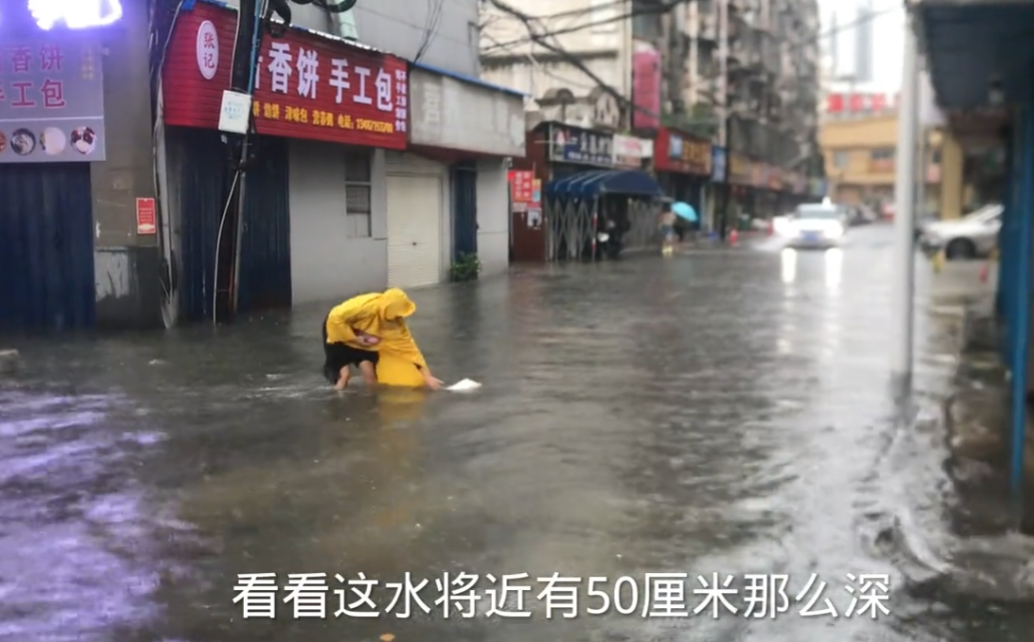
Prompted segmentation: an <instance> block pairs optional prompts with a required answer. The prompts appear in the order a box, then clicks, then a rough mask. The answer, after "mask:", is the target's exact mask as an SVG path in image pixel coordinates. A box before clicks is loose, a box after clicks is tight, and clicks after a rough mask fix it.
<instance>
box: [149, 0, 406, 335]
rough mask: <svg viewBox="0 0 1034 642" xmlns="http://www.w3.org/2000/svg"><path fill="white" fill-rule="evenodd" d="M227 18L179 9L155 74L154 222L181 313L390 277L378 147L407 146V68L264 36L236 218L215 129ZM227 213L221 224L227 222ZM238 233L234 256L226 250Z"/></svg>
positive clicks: (263, 303)
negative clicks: (159, 214) (159, 176)
mask: <svg viewBox="0 0 1034 642" xmlns="http://www.w3.org/2000/svg"><path fill="white" fill-rule="evenodd" d="M236 22H237V12H236V11H234V10H232V9H228V8H225V7H222V6H216V5H213V4H208V3H204V2H198V3H197V4H196V5H195V6H194V7H193V9H191V10H190V11H183V12H181V13H180V16H179V19H178V21H177V24H176V25H175V26H174V27H173V30H172V38H171V41H170V43H171V44H170V47H169V51H168V53H167V56H166V62H165V66H164V69H163V76H162V79H163V89H164V92H163V98H164V108H163V111H162V113H161V117H162V122H163V124H164V131H163V136H162V138H163V145H162V148H163V151H164V160H165V171H164V173H163V174H164V176H163V189H162V190H161V192H162V195H163V202H162V206H163V207H162V210H163V212H164V213H165V216H164V221H163V224H164V225H165V226H166V227H167V228H168V229H169V231H170V233H169V239H170V243H169V246H168V247H167V248H165V249H166V252H167V259H168V260H169V261H170V263H172V264H173V265H174V266H175V271H176V274H177V275H178V277H179V278H178V281H177V283H176V284H175V287H174V293H173V294H174V296H173V297H172V304H171V306H170V307H171V308H172V311H173V312H178V313H180V315H181V317H182V318H183V319H184V320H199V319H206V318H212V316H213V314H214V313H217V314H219V315H220V316H223V315H224V314H225V313H224V312H223V308H224V307H225V308H230V309H233V308H235V309H236V310H237V311H239V312H248V311H254V310H258V309H262V308H268V307H283V306H290V305H292V304H298V303H302V302H307V301H316V300H326V299H333V298H340V297H344V296H347V295H349V294H354V293H357V292H361V291H368V290H373V289H377V288H381V287H383V286H384V284H385V283H386V281H387V278H388V261H387V257H388V252H387V246H388V226H389V221H388V220H387V216H386V213H387V203H386V202H387V182H386V174H387V172H386V164H387V162H386V156H385V153H386V150H396V151H398V150H403V149H405V147H406V129H407V126H408V118H407V102H406V101H407V96H408V70H407V65H406V62H405V61H404V60H402V59H400V58H397V57H395V56H391V55H389V54H385V53H382V52H379V51H376V50H372V49H368V48H364V47H361V46H358V45H355V44H351V43H346V42H344V41H342V40H340V39H337V38H333V37H329V36H325V35H321V34H318V33H315V32H310V31H307V30H302V29H297V28H290V29H288V30H287V31H286V32H285V34H284V35H283V36H282V37H279V38H274V37H272V36H271V35H270V34H268V33H263V34H262V37H261V39H260V44H259V55H258V58H257V60H258V64H257V67H256V69H255V81H254V92H253V99H254V101H253V115H254V122H255V130H256V132H257V140H256V144H255V147H254V158H253V159H251V160H249V161H248V164H247V171H246V172H245V173H244V175H243V181H244V196H243V198H244V207H243V210H242V218H241V220H240V221H233V217H232V215H230V216H228V211H229V209H230V208H229V207H228V204H227V203H226V202H225V199H226V196H225V195H226V194H227V193H228V188H229V185H230V183H232V182H233V181H234V180H235V177H236V176H237V174H236V172H235V169H234V163H233V162H232V159H231V158H230V157H229V156H228V153H227V151H226V145H225V144H224V141H223V135H222V134H221V133H220V132H219V131H218V125H219V115H220V104H221V99H222V94H223V91H224V90H226V89H227V88H228V87H229V86H230V75H231V69H230V63H231V60H232V55H233V49H232V48H233V39H234V33H235V29H236ZM228 221H230V222H229V223H228ZM234 235H236V237H237V239H238V242H237V243H236V248H237V249H236V256H233V255H232V254H230V253H229V252H228V251H227V249H226V248H227V246H230V247H233V246H234V243H232V241H229V239H232V238H233V237H234Z"/></svg>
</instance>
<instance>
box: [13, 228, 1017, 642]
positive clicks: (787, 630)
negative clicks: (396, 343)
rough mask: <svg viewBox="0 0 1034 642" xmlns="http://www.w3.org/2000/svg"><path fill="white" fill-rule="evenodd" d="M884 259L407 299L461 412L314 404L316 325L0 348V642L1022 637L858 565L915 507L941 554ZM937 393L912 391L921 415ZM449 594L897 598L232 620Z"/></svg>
mask: <svg viewBox="0 0 1034 642" xmlns="http://www.w3.org/2000/svg"><path fill="white" fill-rule="evenodd" d="M875 233H877V232H874V234H875ZM864 234H865V233H864V232H863V233H861V235H863V236H864ZM884 252H885V250H883V249H881V247H877V246H874V247H864V246H862V247H850V248H847V249H846V250H845V251H844V252H841V253H839V255H834V256H832V257H830V256H829V254H828V253H826V254H821V253H808V252H801V253H797V252H793V251H790V252H784V253H781V254H779V255H778V256H779V259H778V262H779V266H778V267H777V265H776V263H777V259H776V254H774V253H763V252H758V253H752V252H747V251H743V252H736V253H732V252H730V253H714V254H706V253H705V254H700V255H698V256H692V257H689V256H683V257H677V258H675V259H674V260H667V261H661V260H659V259H644V260H628V261H618V262H606V263H603V264H598V265H591V266H588V265H571V266H564V267H563V268H553V267H551V268H549V269H546V270H541V271H538V270H528V271H526V272H523V273H518V274H516V275H515V276H513V277H511V278H508V279H497V280H485V281H483V282H480V283H476V284H470V285H463V286H456V287H447V288H436V289H432V290H423V291H415V292H414V293H413V297H414V299H415V300H416V302H417V304H418V306H419V311H418V313H417V315H416V318H415V319H414V323H413V326H414V332H415V334H416V335H417V338H418V340H419V341H420V343H421V347H422V348H423V349H424V352H425V355H426V356H427V358H428V359H429V361H430V363H431V364H432V366H433V367H434V370H435V372H436V374H438V375H439V376H441V377H443V378H444V379H446V380H447V381H449V382H454V381H457V380H459V379H462V378H465V377H469V378H473V379H475V380H478V381H482V382H483V383H484V384H485V386H484V388H482V389H481V390H479V391H477V392H475V393H473V394H470V395H456V394H448V393H440V394H427V393H424V392H422V391H408V390H403V391H387V392H383V391H382V392H379V393H371V392H368V391H365V390H364V389H362V387H361V386H356V387H355V389H353V390H349V391H346V392H345V393H343V394H337V393H335V392H333V391H331V390H328V389H327V386H326V384H325V382H323V381H322V379H321V376H320V372H319V365H320V347H319V345H318V339H317V337H315V336H313V334H314V333H313V332H312V329H313V328H316V327H317V324H318V321H319V319H320V318H322V316H323V315H324V314H325V308H324V307H322V306H321V307H319V308H313V309H306V308H302V309H298V310H295V311H294V312H293V313H292V314H291V315H290V316H288V315H276V314H273V315H268V316H267V317H265V318H264V319H262V320H260V321H256V322H254V323H250V324H242V325H240V326H238V327H234V328H223V329H220V330H218V336H216V337H213V336H212V331H211V330H210V329H208V328H191V329H185V330H181V331H178V332H175V333H168V334H163V335H156V336H153V337H147V336H142V337H136V338H133V337H130V338H118V339H105V340H102V341H95V342H90V341H82V340H79V341H75V340H69V341H68V342H67V343H63V344H61V345H57V346H55V345H51V344H34V343H31V342H30V343H27V344H25V345H20V346H16V347H18V348H20V349H21V350H22V353H23V355H24V357H25V362H26V364H27V367H28V370H27V371H26V373H25V378H24V379H23V380H22V382H21V383H20V384H19V387H18V388H15V389H10V388H8V389H4V388H0V408H2V410H0V415H2V417H0V516H2V517H3V519H2V520H0V545H3V546H4V549H3V550H4V551H15V552H16V553H17V554H11V555H7V556H5V557H3V558H0V596H2V598H3V599H2V600H0V640H2V642H6V641H7V640H12V641H13V642H22V641H30V640H31V641H35V640H40V641H44V640H46V641H47V642H51V641H54V642H58V641H60V642H63V641H64V640H76V641H77V642H95V641H96V642H122V641H123V640H124V641H126V642H129V641H131V640H176V641H178V642H179V641H182V642H259V641H262V642H264V641H267V640H268V641H270V642H279V641H280V640H291V639H294V640H306V641H307V642H341V641H342V640H356V641H359V640H376V639H378V638H380V636H382V635H384V634H386V633H391V634H392V635H395V636H396V639H398V640H399V642H405V641H406V640H419V641H421V642H457V641H458V640H477V641H479V642H482V641H483V642H527V641H529V640H564V641H565V642H588V641H590V640H622V639H634V640H646V639H649V640H656V641H658V642H673V641H675V640H686V639H712V640H720V639H722V640H740V641H743V642H755V641H757V642H782V641H783V640H787V641H789V640H793V641H794V642H801V641H804V642H825V641H826V640H829V639H831V638H830V635H831V634H834V635H833V637H834V638H836V639H844V640H848V639H858V640H862V639H879V640H881V641H883V642H904V641H906V640H909V641H911V640H923V641H927V640H929V641H934V642H978V641H982V640H989V639H993V640H995V642H1008V641H1009V640H1013V639H1026V637H1029V631H1030V630H1031V629H1030V626H1031V625H1032V620H1031V616H1030V614H1029V613H1026V612H1024V611H1022V610H1019V611H1017V610H1012V609H1006V608H1001V609H998V610H994V611H991V612H988V610H987V609H984V608H982V607H980V606H978V605H976V606H975V605H972V604H969V605H956V604H955V603H950V604H942V603H940V602H934V601H930V600H927V599H925V598H924V597H922V596H916V595H912V594H910V592H909V591H906V590H902V587H903V576H902V575H901V574H900V573H899V572H897V570H896V569H895V568H893V567H890V566H889V564H888V563H887V562H886V560H884V559H883V558H881V557H879V556H876V555H875V554H874V552H873V549H872V547H869V546H866V545H865V542H867V541H870V540H872V539H874V538H872V537H868V536H867V533H868V532H867V531H866V529H867V528H869V527H870V522H873V521H879V520H880V519H881V518H882V516H883V515H885V514H886V513H888V512H892V511H894V510H897V509H903V508H909V507H911V506H913V505H917V506H921V507H922V515H923V523H924V524H930V525H933V526H931V527H938V526H939V527H941V528H944V529H948V528H950V527H949V526H948V525H947V524H946V523H945V524H942V520H943V521H944V522H947V521H948V520H949V519H950V518H948V517H946V516H945V514H946V513H950V510H948V509H946V506H949V505H951V499H952V498H951V497H942V496H941V495H940V494H939V493H944V492H945V491H944V487H945V485H944V484H941V483H940V481H941V480H940V478H939V477H936V476H935V475H936V473H930V472H929V471H930V470H934V471H939V468H938V467H937V465H936V464H939V456H940V455H939V454H938V452H937V451H936V447H937V444H936V440H933V439H926V440H921V439H919V437H916V438H915V439H916V441H915V443H914V444H911V450H909V449H904V450H898V451H895V452H894V453H893V456H892V455H891V454H888V453H890V451H891V449H890V446H889V445H888V444H894V443H897V442H898V441H901V440H902V438H900V437H895V435H897V434H899V433H898V432H896V431H897V426H898V425H899V424H898V423H897V421H896V418H897V416H898V414H897V413H898V408H897V406H896V405H895V404H894V402H893V399H891V398H889V397H888V394H887V390H886V387H885V386H884V385H883V383H884V378H885V377H884V375H885V370H886V365H885V364H886V346H885V345H884V341H883V337H882V333H881V332H879V331H876V332H874V331H873V328H882V327H885V326H886V324H887V322H888V315H889V312H888V310H887V306H886V305H885V301H886V298H887V288H886V277H887V274H886V273H885V268H883V267H879V266H885V265H886V264H887V261H886V260H885V258H886V257H885V256H884ZM873 266H877V267H875V268H874V267H873ZM776 269H780V271H781V273H782V281H783V282H785V283H789V284H792V287H784V286H782V285H781V284H780V283H779V282H777V281H775V278H774V272H775V271H776ZM788 274H789V276H788ZM831 274H835V278H834V277H832V276H831ZM833 283H835V284H836V285H835V289H836V290H839V289H843V290H844V291H845V292H850V294H851V296H835V295H834V286H833V285H831V284H833ZM924 287H929V284H928V283H921V284H920V289H921V290H922V288H924ZM917 328H918V329H917V332H918V333H919V334H920V336H921V338H922V342H921V345H922V346H924V348H923V349H924V350H926V351H927V352H936V351H938V350H945V349H946V348H945V346H949V345H952V341H953V338H952V337H951V336H950V332H951V330H950V328H947V327H941V326H939V325H936V324H924V323H922V322H920V323H918V324H917ZM950 374H951V373H950V364H938V363H932V364H931V365H930V366H929V367H928V368H926V369H924V370H923V372H922V373H921V374H920V375H919V376H917V378H918V379H919V381H918V382H917V387H918V388H919V389H920V390H921V391H922V393H923V395H924V399H925V398H935V397H936V396H937V395H938V394H940V393H941V392H943V390H944V386H945V385H946V382H948V381H949V380H950ZM3 385H5V384H2V383H0V386H3ZM908 434H909V435H911V434H912V433H911V431H909V432H908ZM902 453H903V454H902ZM930 460H933V461H934V464H935V465H933V466H928V464H929V462H930ZM917 462H918V463H917ZM906 471H918V472H911V473H907V474H906ZM931 475H934V476H933V477H931ZM902 480H905V481H907V484H906V483H905V482H904V481H902ZM902 487H904V488H907V489H908V490H909V493H907V494H906V493H902V492H897V490H898V489H900V488H902ZM895 502H897V503H895ZM906 502H911V503H906ZM459 571H467V572H470V573H477V574H481V575H485V574H488V573H493V574H496V575H500V574H503V573H528V574H530V575H531V576H532V577H540V576H547V575H551V574H552V573H554V572H558V573H561V574H564V575H570V576H575V577H586V576H593V575H595V576H607V577H609V578H612V580H613V579H614V578H618V577H620V576H624V575H629V576H635V577H640V578H641V577H642V575H643V574H644V573H646V572H658V571H684V572H687V573H690V574H691V580H692V581H693V584H694V587H696V586H698V583H697V582H696V581H695V578H694V576H695V574H697V573H701V574H710V573H711V572H721V573H746V572H753V573H787V574H790V576H791V577H792V578H793V580H794V582H798V583H799V582H803V581H806V580H807V578H808V577H809V575H810V574H811V573H818V574H820V575H821V576H822V578H823V579H824V580H827V581H829V582H830V583H831V585H832V586H834V587H839V586H840V585H841V584H842V583H843V580H844V578H845V577H846V574H847V573H856V574H857V573H859V572H866V573H871V572H887V573H890V574H891V576H892V586H894V587H895V591H894V593H893V596H892V603H891V606H892V615H891V616H890V617H887V618H883V619H881V620H879V621H875V622H874V621H871V620H865V619H853V620H845V619H840V620H836V621H832V620H830V621H828V622H818V623H817V622H815V621H814V620H809V619H802V618H799V617H794V616H792V615H788V616H786V617H784V618H780V619H777V620H775V619H773V620H757V621H751V620H747V619H744V618H735V617H728V618H725V619H722V620H720V621H715V620H710V619H704V618H688V619H682V620H674V621H667V620H657V619H654V620H650V619H644V618H638V617H617V616H612V617H595V618H577V619H574V620H571V621H557V620H554V621H547V620H545V619H544V617H540V616H538V615H537V617H536V618H534V619H532V620H520V621H516V622H508V621H501V620H498V619H495V620H489V619H485V618H481V619H475V620H458V619H452V620H451V621H449V622H444V621H442V619H441V617H440V616H436V617H434V618H432V617H414V618H411V619H409V620H397V619H393V618H387V619H382V620H348V619H328V620H326V621H294V620H292V619H291V618H290V617H287V614H288V613H289V608H290V607H289V605H286V604H284V603H283V602H282V599H283V595H280V596H279V598H278V599H280V600H281V602H278V604H280V607H281V609H285V610H284V611H283V613H284V614H285V615H284V616H282V617H281V618H278V619H277V620H275V621H253V620H249V621H247V622H244V621H242V620H241V617H240V615H241V613H240V608H239V606H236V605H234V604H233V603H232V597H233V590H232V587H233V586H234V585H235V584H236V583H237V574H239V573H261V572H275V573H278V574H280V577H281V583H284V582H285V581H286V575H287V574H288V573H318V572H325V573H328V574H330V577H331V578H332V577H333V574H335V573H340V574H342V575H343V576H345V577H355V576H356V574H357V573H359V572H363V573H365V574H366V576H367V577H371V578H376V579H378V580H381V581H396V580H398V579H399V578H400V577H401V576H402V575H403V574H404V573H406V572H409V573H412V574H413V576H414V578H416V579H418V580H419V579H421V578H425V579H430V580H431V584H432V586H433V583H434V579H435V578H441V577H442V573H444V572H451V573H456V572H459ZM331 584H332V588H338V587H337V586H336V585H334V583H333V582H331ZM541 589H542V587H541V586H536V587H535V590H534V592H533V595H534V594H538V593H539V592H540V591H541ZM643 590H644V589H643V588H642V587H641V588H640V595H642V594H643ZM830 591H831V593H833V594H832V595H831V596H830V597H831V599H833V600H834V601H836V603H837V604H838V606H839V607H840V608H841V609H843V607H844V606H845V605H846V601H845V600H846V594H845V593H843V592H842V587H840V588H832V589H830ZM383 597H384V596H383V594H381V596H380V599H381V600H382V601H381V602H380V606H381V608H382V609H383V607H384V606H386V604H387V601H386V600H383ZM435 597H436V596H435V595H434V594H433V593H428V594H425V598H426V599H427V601H429V602H431V603H433V601H434V598H435ZM693 599H695V598H693ZM336 600H337V597H336V596H335V595H333V593H331V595H330V596H328V608H329V609H330V610H334V609H335V608H336V606H337V602H336ZM528 601H529V602H532V603H534V602H535V600H534V599H531V598H528ZM484 607H485V608H487V604H486V605H484ZM529 608H530V609H531V610H534V611H535V612H536V613H537V614H541V610H542V609H541V603H539V604H538V606H535V605H534V604H531V605H529ZM834 627H836V628H837V630H836V631H833V632H831V631H830V630H829V629H831V628H834ZM989 636H990V637H989Z"/></svg>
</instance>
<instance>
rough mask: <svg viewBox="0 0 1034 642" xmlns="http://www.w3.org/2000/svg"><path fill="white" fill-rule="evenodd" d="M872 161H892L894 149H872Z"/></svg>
mask: <svg viewBox="0 0 1034 642" xmlns="http://www.w3.org/2000/svg"><path fill="white" fill-rule="evenodd" d="M872 159H873V160H874V161H892V160H894V148H892V147H883V148H880V149H874V150H872Z"/></svg>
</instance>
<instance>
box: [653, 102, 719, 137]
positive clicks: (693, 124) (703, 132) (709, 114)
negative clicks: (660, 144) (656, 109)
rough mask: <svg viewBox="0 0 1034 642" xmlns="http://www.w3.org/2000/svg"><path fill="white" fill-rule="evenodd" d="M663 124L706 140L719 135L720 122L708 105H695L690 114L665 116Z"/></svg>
mask: <svg viewBox="0 0 1034 642" xmlns="http://www.w3.org/2000/svg"><path fill="white" fill-rule="evenodd" d="M661 124H662V125H664V126H665V127H669V128H671V129H677V130H680V131H684V132H689V133H690V134H693V135H695V136H699V137H700V138H705V139H711V138H713V137H714V136H715V134H716V133H718V121H717V116H716V115H715V111H714V108H713V107H711V105H708V104H706V103H696V104H694V105H693V106H692V107H690V109H689V112H685V113H679V114H663V115H662V116H661Z"/></svg>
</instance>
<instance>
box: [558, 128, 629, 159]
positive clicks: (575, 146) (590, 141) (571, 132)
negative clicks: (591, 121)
mask: <svg viewBox="0 0 1034 642" xmlns="http://www.w3.org/2000/svg"><path fill="white" fill-rule="evenodd" d="M549 160H551V161H554V162H560V163H581V164H584V165H602V166H604V167H613V166H614V136H613V135H612V134H607V133H604V132H597V131H592V130H591V129H582V128H581V127H571V126H569V125H558V124H553V125H550V126H549Z"/></svg>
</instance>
